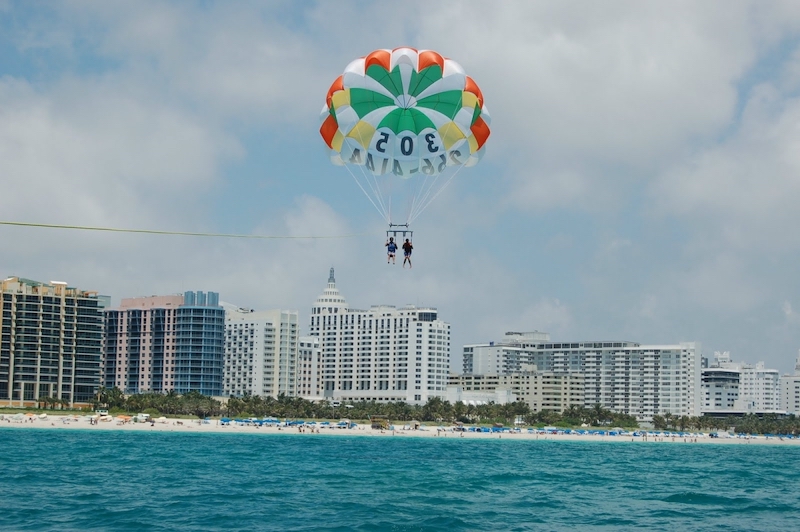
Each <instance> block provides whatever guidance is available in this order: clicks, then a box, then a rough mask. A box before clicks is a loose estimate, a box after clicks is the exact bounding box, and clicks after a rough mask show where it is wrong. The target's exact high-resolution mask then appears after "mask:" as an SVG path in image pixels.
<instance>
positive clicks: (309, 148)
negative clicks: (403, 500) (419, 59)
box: [0, 0, 800, 371]
mask: <svg viewBox="0 0 800 532" xmlns="http://www.w3.org/2000/svg"><path fill="white" fill-rule="evenodd" d="M397 46H413V47H417V48H429V49H434V50H437V51H439V52H441V53H442V54H443V55H445V56H447V57H451V58H453V59H455V60H456V61H458V62H459V63H461V64H462V65H463V67H464V68H465V69H466V71H467V72H468V74H470V75H471V76H472V77H473V78H474V79H475V80H476V81H477V82H478V83H479V85H480V87H481V89H482V91H483V93H484V96H485V101H486V104H487V106H488V108H489V110H490V111H491V114H492V136H491V138H490V139H489V141H488V143H487V154H486V157H485V158H484V159H483V161H482V162H481V163H480V164H479V165H478V166H476V167H474V168H467V169H465V170H463V171H462V172H460V173H459V175H458V177H457V178H456V179H455V180H454V181H453V183H452V184H451V186H449V187H448V188H447V189H446V191H445V192H444V193H443V194H442V195H441V196H440V197H438V198H437V200H436V201H435V202H434V203H433V204H432V205H431V206H430V207H429V208H428V209H427V210H426V211H425V212H424V213H423V215H422V216H420V217H419V219H418V220H417V222H416V223H415V231H416V232H415V267H414V269H413V270H412V271H407V270H406V271H404V270H402V269H401V268H400V266H399V265H398V266H396V267H391V266H387V265H386V264H385V262H384V251H383V236H382V232H383V230H384V227H383V221H382V219H381V218H380V217H379V216H378V214H377V213H376V212H375V210H374V209H373V207H372V206H371V205H370V204H369V202H368V201H367V200H366V198H364V197H363V196H362V194H361V192H360V191H359V190H358V188H357V187H356V185H355V184H354V182H353V180H352V179H351V178H350V176H349V174H347V172H346V171H344V170H343V169H341V168H338V167H334V166H332V165H331V164H330V163H329V161H328V159H327V156H326V153H325V150H324V149H323V144H322V141H321V139H320V137H319V134H318V127H319V124H318V113H319V110H320V108H321V107H322V104H323V102H324V97H325V94H326V92H327V89H328V86H329V85H330V83H331V81H332V80H333V79H334V78H336V76H337V75H338V74H340V73H341V71H342V70H343V69H344V67H345V66H346V65H347V64H348V63H349V62H350V61H351V60H352V59H354V58H356V57H358V56H361V55H365V54H367V53H369V52H370V51H372V50H374V49H377V48H394V47H397ZM799 94H800V4H798V3H797V2H769V3H765V2H745V1H740V2H735V1H734V2H731V1H725V2H721V1H720V2H673V3H669V4H659V3H654V2H621V1H618V2H603V3H598V2H588V1H587V2H529V1H518V2H514V1H507V2H497V3H488V2H472V1H459V2H447V1H443V2H414V1H409V2H403V3H395V4H391V3H388V2H348V1H344V0H339V1H337V2H322V1H320V2H299V1H284V2H233V3H232V2H212V1H204V2H128V3H111V4H109V3H108V2H102V1H65V2H58V3H53V2H35V1H25V2H11V1H5V2H4V1H0V175H2V187H1V188H0V220H6V221H24V222H43V223H61V224H79V225H95V226H110V227H127V228H145V229H161V230H177V231H197V232H203V231H208V232H225V233H241V234H262V235H275V236H298V235H358V236H355V237H352V238H342V239H320V240H292V239H276V240H225V239H203V238H190V237H177V236H163V237H157V236H144V235H119V234H115V235H108V234H101V233H87V232H69V231H58V230H44V229H32V228H30V229H28V228H19V227H9V226H0V245H2V250H3V252H2V254H0V275H20V276H24V277H30V278H35V279H39V280H45V281H48V280H64V281H68V282H69V283H70V284H71V285H74V286H79V287H81V288H85V289H93V290H98V291H100V292H101V293H104V294H109V295H111V296H112V298H113V300H114V301H119V299H120V298H123V297H133V296H140V295H151V294H167V293H174V292H179V291H183V290H190V289H193V290H213V291H218V292H219V293H220V294H221V298H222V299H223V300H225V301H228V302H231V303H234V304H238V305H242V306H249V307H253V308H257V309H269V308H288V309H296V310H298V311H300V313H301V320H302V322H303V323H306V322H307V321H308V312H309V308H310V307H311V304H312V303H313V301H314V299H315V298H316V296H317V295H318V294H319V293H320V292H321V290H322V289H323V288H324V286H325V281H326V280H327V275H328V269H329V268H330V267H331V266H333V267H335V268H336V276H337V282H338V285H339V288H340V289H341V291H342V293H343V294H344V295H345V297H346V298H347V299H348V301H349V302H350V303H351V305H353V306H354V307H358V308H365V307H368V306H370V305H372V304H379V303H384V304H393V305H403V304H408V303H410V304H419V305H432V306H436V307H438V308H439V310H440V314H441V317H442V318H443V319H445V320H448V321H450V322H451V323H452V325H453V353H454V359H456V360H458V359H459V358H460V347H461V345H462V344H464V343H473V342H482V341H489V340H496V339H498V338H500V337H501V336H502V334H503V333H504V332H505V331H508V330H540V331H547V332H549V333H550V334H551V336H552V337H553V339H554V340H564V341H570V340H574V341H579V340H584V339H586V340H588V339H614V340H616V339H622V340H631V341H638V342H642V343H675V342H680V341H697V342H700V343H701V344H702V346H703V351H704V354H705V355H706V356H713V352H714V351H716V350H727V351H731V354H732V357H733V358H734V359H735V360H746V361H749V362H756V361H759V360H763V361H765V362H766V363H767V365H768V366H771V367H775V368H777V369H779V370H781V371H789V370H790V369H791V368H792V366H793V365H794V360H795V358H796V356H797V352H798V348H800V316H799V315H798V310H797V309H798V308H800V291H799V290H798V288H799V285H800V281H799V280H798V274H797V266H796V265H797V264H798V262H799V261H798V259H800V232H798V231H797V227H798V226H800V208H798V205H800V178H799V177H798V176H800V149H798V148H800V127H798V126H799V125H800V99H798V95H799Z"/></svg>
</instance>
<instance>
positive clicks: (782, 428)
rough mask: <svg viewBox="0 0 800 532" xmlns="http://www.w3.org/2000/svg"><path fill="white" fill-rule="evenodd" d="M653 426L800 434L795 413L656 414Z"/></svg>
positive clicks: (668, 428) (705, 430)
mask: <svg viewBox="0 0 800 532" xmlns="http://www.w3.org/2000/svg"><path fill="white" fill-rule="evenodd" d="M653 426H654V427H655V428H656V429H658V430H680V431H685V430H697V431H703V432H713V431H716V430H729V429H731V428H732V429H733V431H734V432H737V433H744V434H794V435H800V419H798V418H797V417H795V416H794V415H791V416H788V417H779V416H778V415H777V414H765V415H764V417H758V416H756V415H755V414H747V415H745V416H741V417H726V418H713V417H708V416H701V417H692V416H673V415H672V414H666V415H664V416H654V417H653Z"/></svg>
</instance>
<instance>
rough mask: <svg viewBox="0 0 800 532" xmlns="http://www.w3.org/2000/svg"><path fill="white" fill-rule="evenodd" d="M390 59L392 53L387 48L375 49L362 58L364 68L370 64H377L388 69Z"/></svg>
mask: <svg viewBox="0 0 800 532" xmlns="http://www.w3.org/2000/svg"><path fill="white" fill-rule="evenodd" d="M391 60H392V53H391V52H389V51H387V50H375V51H374V52H372V53H371V54H369V55H368V56H367V57H365V58H364V70H366V69H368V68H369V67H371V66H372V65H378V66H380V67H382V68H383V69H384V70H387V71H388V70H389V64H390V63H391Z"/></svg>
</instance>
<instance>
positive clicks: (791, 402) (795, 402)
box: [780, 352, 800, 416]
mask: <svg viewBox="0 0 800 532" xmlns="http://www.w3.org/2000/svg"><path fill="white" fill-rule="evenodd" d="M780 408H781V410H782V411H784V412H786V413H787V414H794V415H796V416H800V352H798V355H797V362H796V363H795V365H794V375H784V376H782V377H781V406H780Z"/></svg>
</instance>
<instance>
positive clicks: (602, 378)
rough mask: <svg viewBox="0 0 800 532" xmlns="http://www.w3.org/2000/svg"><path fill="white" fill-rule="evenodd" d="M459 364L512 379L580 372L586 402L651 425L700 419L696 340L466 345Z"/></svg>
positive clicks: (699, 358) (586, 404) (513, 342)
mask: <svg viewBox="0 0 800 532" xmlns="http://www.w3.org/2000/svg"><path fill="white" fill-rule="evenodd" d="M463 358H464V361H463V365H464V367H465V368H467V367H469V368H471V369H472V372H473V373H475V374H481V373H486V374H490V373H494V374H499V375H510V374H514V373H520V372H521V371H523V369H524V366H525V365H533V366H535V367H536V368H537V370H539V371H542V372H547V373H553V374H559V375H566V374H583V376H584V403H583V406H584V407H586V408H591V407H593V406H594V405H595V404H600V405H601V406H602V407H604V408H607V409H609V410H612V411H614V412H620V413H623V414H628V415H632V416H634V417H636V419H637V420H639V421H651V420H652V418H653V416H654V415H664V414H668V413H669V414H673V415H678V416H681V415H687V416H698V415H700V405H701V387H700V369H701V368H700V366H701V359H702V354H701V350H700V345H699V344H698V343H696V342H686V343H680V344H674V345H641V344H638V343H634V342H571V343H563V342H559V343H551V342H542V341H528V340H520V339H518V338H516V337H512V338H511V340H504V341H503V342H498V343H495V342H490V343H486V344H471V345H466V346H464V351H463Z"/></svg>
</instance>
